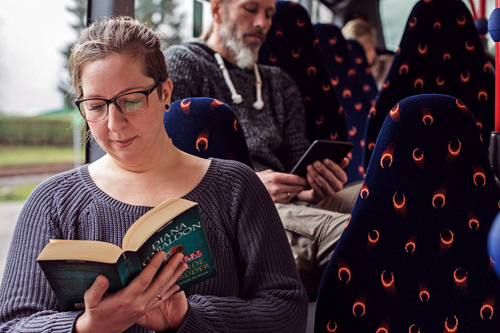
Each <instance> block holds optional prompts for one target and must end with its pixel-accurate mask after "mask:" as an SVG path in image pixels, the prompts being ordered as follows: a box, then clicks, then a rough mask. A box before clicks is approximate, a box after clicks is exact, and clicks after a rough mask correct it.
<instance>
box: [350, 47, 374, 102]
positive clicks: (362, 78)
mask: <svg viewBox="0 0 500 333" xmlns="http://www.w3.org/2000/svg"><path fill="white" fill-rule="evenodd" d="M346 42H347V48H348V49H349V51H350V53H351V57H352V59H353V63H354V69H355V70H356V75H357V76H358V79H359V82H360V83H361V85H362V86H363V91H364V92H365V94H366V97H368V99H369V100H370V102H373V103H375V99H376V97H377V94H378V89H377V84H376V83H375V79H374V78H373V75H372V72H371V69H370V66H369V65H368V61H367V60H366V55H365V50H364V49H363V46H361V44H360V43H359V42H358V41H357V40H355V39H347V40H346Z"/></svg>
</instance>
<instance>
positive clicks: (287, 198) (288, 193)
mask: <svg viewBox="0 0 500 333" xmlns="http://www.w3.org/2000/svg"><path fill="white" fill-rule="evenodd" d="M289 199H290V192H286V200H289Z"/></svg>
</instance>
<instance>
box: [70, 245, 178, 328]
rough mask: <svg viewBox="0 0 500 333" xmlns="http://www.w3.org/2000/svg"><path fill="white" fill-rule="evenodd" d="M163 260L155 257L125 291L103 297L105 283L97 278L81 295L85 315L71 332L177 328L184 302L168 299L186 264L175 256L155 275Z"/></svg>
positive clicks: (107, 282) (173, 298) (106, 287)
mask: <svg viewBox="0 0 500 333" xmlns="http://www.w3.org/2000/svg"><path fill="white" fill-rule="evenodd" d="M164 257H165V253H164V252H159V253H157V254H155V255H154V256H153V258H152V259H151V261H150V262H149V264H148V265H147V266H146V267H145V268H144V269H143V270H142V272H141V273H140V274H139V275H138V276H137V277H136V278H134V280H133V281H132V282H131V283H130V284H129V285H128V286H127V287H125V288H123V289H121V290H119V291H117V292H116V293H113V294H110V295H105V293H106V290H107V289H108V287H109V281H108V279H107V278H106V277H105V276H102V275H99V276H98V277H97V278H96V280H95V281H94V284H93V285H92V286H91V287H90V288H89V289H88V290H87V291H86V292H85V295H84V302H85V312H84V313H83V314H82V315H81V316H80V317H78V319H77V320H76V322H75V332H95V331H103V332H122V331H124V330H126V329H127V328H128V327H130V326H132V325H133V324H135V323H138V324H139V325H142V326H144V327H147V328H151V329H154V330H159V331H161V330H166V329H173V328H174V329H175V328H178V327H179V326H180V324H182V322H183V320H184V318H185V316H186V314H187V308H188V305H187V299H186V297H185V295H184V293H179V294H176V295H175V296H172V295H174V293H175V292H177V291H178V290H179V286H178V285H176V284H175V281H177V279H178V278H179V276H181V274H182V273H183V272H184V271H185V270H186V268H187V264H185V263H181V261H182V258H183V255H182V253H177V254H176V255H175V256H173V257H172V258H171V259H170V260H169V261H168V263H167V264H166V265H165V267H164V268H163V269H162V270H161V271H160V272H159V273H158V275H156V273H157V271H158V269H159V268H160V266H161V265H162V263H163V260H164ZM155 275H156V276H155ZM148 325H151V326H148Z"/></svg>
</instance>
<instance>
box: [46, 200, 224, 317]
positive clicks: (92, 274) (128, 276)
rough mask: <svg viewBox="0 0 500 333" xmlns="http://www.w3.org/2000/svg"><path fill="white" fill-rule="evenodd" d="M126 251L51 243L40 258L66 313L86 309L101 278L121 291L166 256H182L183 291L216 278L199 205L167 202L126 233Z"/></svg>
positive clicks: (71, 242)
mask: <svg viewBox="0 0 500 333" xmlns="http://www.w3.org/2000/svg"><path fill="white" fill-rule="evenodd" d="M122 243H123V244H122V248H120V247H118V246H116V245H114V244H111V243H106V242H99V241H86V240H59V239H51V240H50V241H49V243H48V244H47V245H46V246H45V247H44V248H43V250H42V252H40V255H39V256H38V258H37V261H38V263H39V264H40V266H41V268H42V270H43V272H44V274H45V276H46V277H47V280H48V281H49V284H50V286H51V287H52V289H53V291H54V293H55V295H56V298H57V300H58V302H59V305H60V306H61V308H62V309H63V310H64V311H72V310H78V309H82V308H84V303H83V294H84V293H85V291H86V290H87V289H88V288H89V287H90V286H91V285H92V283H93V282H94V280H95V278H96V277H97V276H98V275H99V274H103V275H105V276H106V277H107V278H108V279H109V281H110V285H109V289H108V292H113V291H116V290H119V289H121V288H123V287H124V286H126V285H127V284H128V283H130V281H131V280H132V279H133V278H134V277H135V276H136V275H137V274H139V272H140V271H141V270H142V268H143V267H144V266H146V265H147V264H148V262H149V261H150V260H151V258H152V257H153V255H154V254H155V253H157V252H159V251H164V252H165V253H167V256H169V257H171V256H173V255H174V254H176V253H178V252H182V253H183V254H184V262H186V263H187V264H188V269H187V270H186V271H185V272H184V273H183V274H182V275H181V277H180V278H179V279H178V280H177V282H176V283H177V284H178V285H179V286H180V287H181V288H182V289H185V288H187V287H189V286H191V285H193V284H196V283H199V282H201V281H204V280H206V279H208V278H209V277H212V276H214V275H215V274H216V272H215V266H214V262H213V259H212V253H211V251H210V248H209V245H208V241H207V237H206V234H205V228H204V226H203V223H202V221H201V216H200V211H199V208H198V204H197V203H195V202H192V201H188V200H184V199H169V200H167V201H165V202H163V203H161V204H160V205H158V206H156V207H155V208H153V209H151V210H150V211H149V212H147V213H146V214H144V215H143V216H142V217H140V218H139V219H138V220H137V221H135V222H134V224H132V226H130V228H129V230H127V232H126V233H125V236H124V237H123V242H122Z"/></svg>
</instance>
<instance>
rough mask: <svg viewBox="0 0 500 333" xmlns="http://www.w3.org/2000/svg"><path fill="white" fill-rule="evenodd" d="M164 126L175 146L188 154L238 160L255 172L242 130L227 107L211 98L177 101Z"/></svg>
mask: <svg viewBox="0 0 500 333" xmlns="http://www.w3.org/2000/svg"><path fill="white" fill-rule="evenodd" d="M163 124H164V126H165V130H166V131H167V133H168V135H169V137H170V139H171V140H172V143H173V144H174V146H176V147H177V148H178V149H180V150H182V151H184V152H186V153H189V154H192V155H195V156H199V157H203V158H208V157H216V158H221V159H228V160H235V161H239V162H242V163H245V164H246V165H248V166H250V167H251V168H253V165H252V161H251V159H250V153H249V152H248V146H247V143H246V140H245V135H244V133H243V129H242V128H241V126H240V124H239V122H238V120H237V118H236V115H235V114H234V112H233V110H232V109H231V107H230V106H229V105H227V104H224V103H222V102H220V101H218V100H216V99H213V98H208V97H192V98H186V99H182V100H179V101H175V102H173V103H172V104H171V105H170V110H168V111H167V112H165V114H164V117H163Z"/></svg>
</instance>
